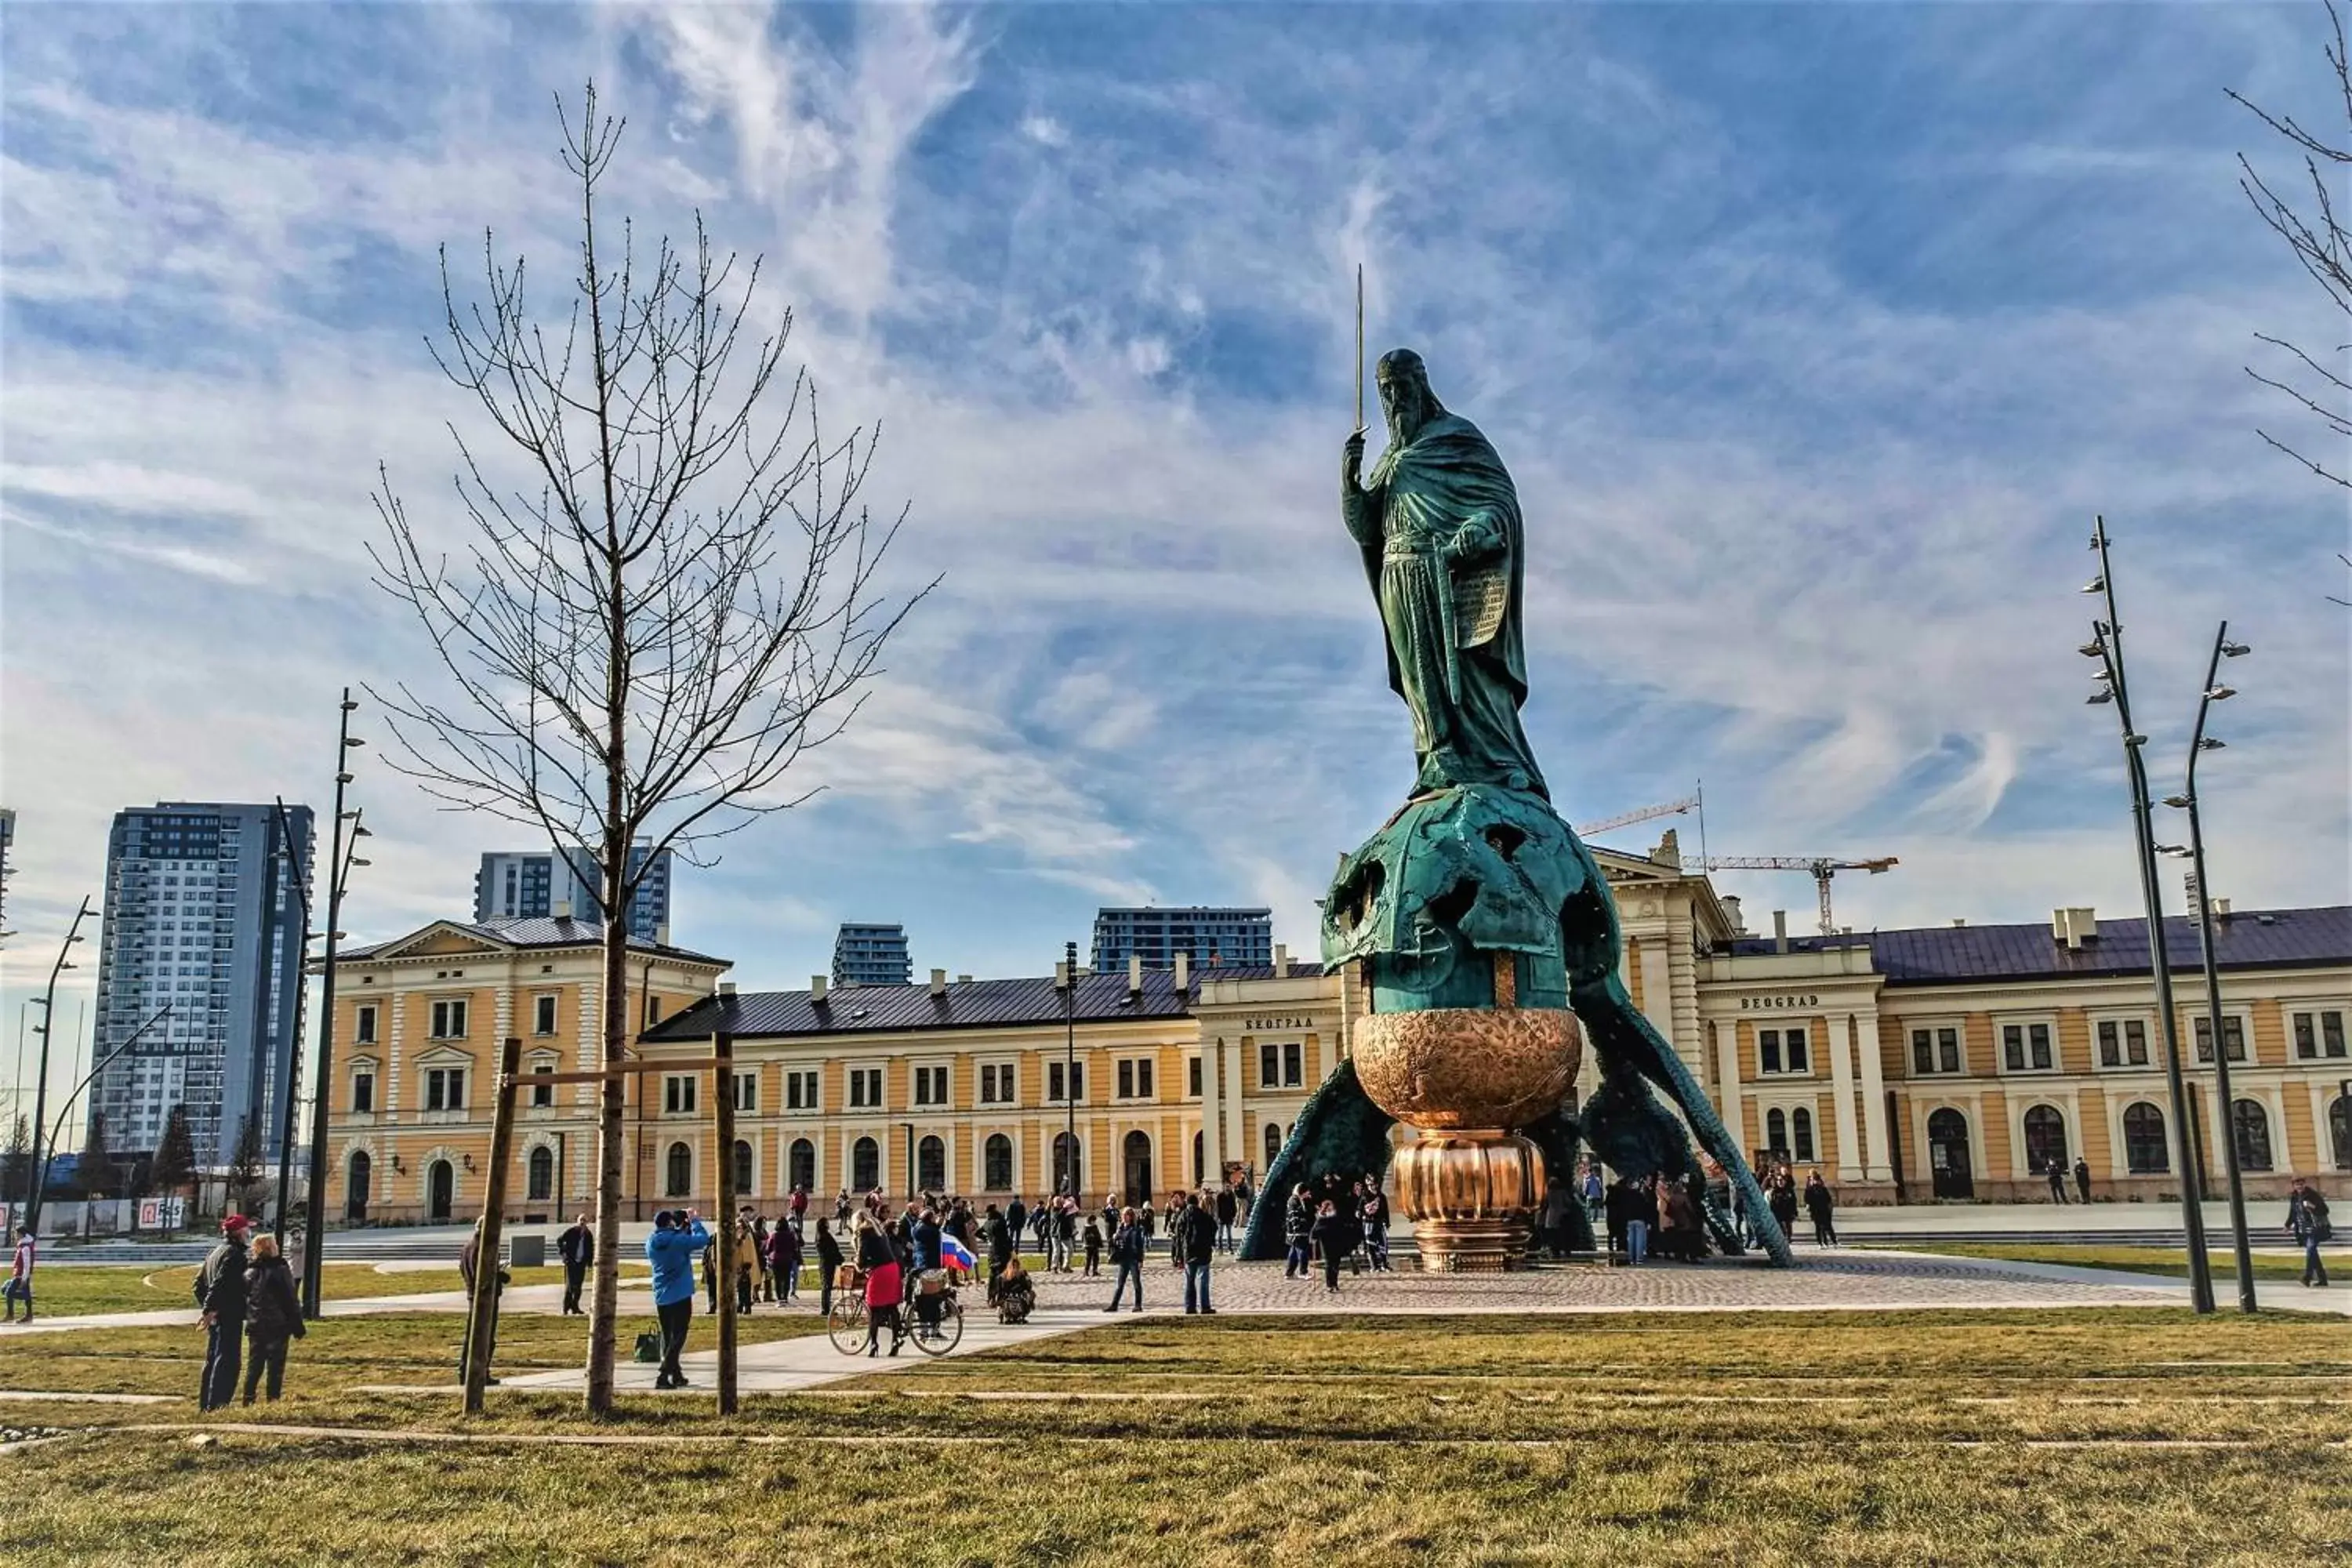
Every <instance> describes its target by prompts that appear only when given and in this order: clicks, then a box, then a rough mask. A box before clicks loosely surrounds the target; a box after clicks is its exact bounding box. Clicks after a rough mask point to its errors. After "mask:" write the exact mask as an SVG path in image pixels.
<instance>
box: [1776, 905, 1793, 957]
mask: <svg viewBox="0 0 2352 1568" xmlns="http://www.w3.org/2000/svg"><path fill="white" fill-rule="evenodd" d="M1772 951H1773V952H1788V951H1789V911H1788V910H1773V911H1772Z"/></svg>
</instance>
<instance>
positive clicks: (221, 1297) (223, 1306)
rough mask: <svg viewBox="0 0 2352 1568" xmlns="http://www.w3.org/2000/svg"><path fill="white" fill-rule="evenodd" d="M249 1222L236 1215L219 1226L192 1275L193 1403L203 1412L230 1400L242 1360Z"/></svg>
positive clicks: (232, 1396)
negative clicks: (195, 1314)
mask: <svg viewBox="0 0 2352 1568" xmlns="http://www.w3.org/2000/svg"><path fill="white" fill-rule="evenodd" d="M250 1227H251V1222H250V1221H248V1220H247V1218H246V1217H245V1216H244V1215H241V1214H233V1215H229V1216H228V1217H227V1218H226V1219H225V1220H223V1221H221V1239H220V1245H219V1246H218V1247H214V1248H213V1250H212V1256H210V1257H209V1258H205V1266H204V1268H200V1269H198V1270H197V1271H196V1305H197V1306H198V1307H199V1308H201V1309H202V1310H203V1311H204V1314H205V1316H204V1324H205V1336H206V1337H205V1381H204V1386H203V1387H202V1388H201V1389H200V1390H199V1391H198V1393H197V1403H198V1404H199V1405H202V1406H203V1408H205V1409H206V1410H219V1409H223V1408H225V1407H226V1406H227V1405H230V1404H231V1403H233V1402H234V1401H235V1400H236V1374H237V1372H238V1370H239V1363H241V1362H242V1361H243V1360H244V1357H243V1354H242V1353H241V1352H240V1350H239V1346H240V1344H241V1343H242V1342H243V1339H244V1335H245V1307H246V1300H245V1266H246V1258H245V1233H246V1232H247V1229H249V1228H250Z"/></svg>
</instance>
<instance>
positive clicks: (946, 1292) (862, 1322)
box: [824, 1276, 963, 1356]
mask: <svg viewBox="0 0 2352 1568" xmlns="http://www.w3.org/2000/svg"><path fill="white" fill-rule="evenodd" d="M926 1302H936V1303H937V1305H936V1306H926V1305H925V1304H924V1303H926ZM911 1304H912V1305H913V1307H914V1314H915V1317H914V1321H913V1322H912V1323H911V1324H910V1323H909V1322H908V1321H907V1316H906V1310H905V1309H904V1308H901V1309H900V1311H899V1315H898V1321H897V1323H896V1325H895V1327H894V1332H893V1339H892V1348H893V1349H894V1350H895V1349H896V1348H897V1347H898V1345H902V1344H905V1343H907V1342H908V1341H909V1340H911V1341H912V1342H914V1346H915V1348H916V1349H917V1350H919V1351H920V1352H922V1353H923V1354H925V1355H931V1356H940V1355H946V1354H947V1353H948V1352H950V1351H952V1350H954V1349H955V1348H956V1346H957V1345H958V1344H960V1343H961V1342H962V1341H963V1305H962V1303H961V1302H960V1301H958V1300H956V1291H955V1287H954V1286H953V1285H947V1286H945V1287H943V1288H942V1289H940V1290H938V1291H936V1292H933V1293H932V1294H931V1295H930V1296H929V1297H926V1296H923V1295H920V1294H918V1295H917V1296H916V1298H915V1300H914V1302H913V1303H911ZM824 1331H825V1337H826V1338H827V1339H829V1340H831V1341H832V1342H833V1348H834V1349H835V1350H836V1351H839V1352H841V1353H842V1354H843V1355H862V1354H864V1353H865V1352H866V1349H867V1347H868V1346H869V1344H870V1343H871V1342H872V1338H873V1333H874V1328H873V1321H872V1320H871V1319H870V1318H869V1317H868V1316H867V1315H866V1282H865V1279H864V1277H863V1276H859V1277H858V1278H857V1279H856V1280H855V1281H854V1282H852V1283H850V1284H847V1285H840V1286H836V1287H835V1296H834V1302H833V1310H832V1311H831V1312H829V1313H827V1314H826V1315H825V1320H824Z"/></svg>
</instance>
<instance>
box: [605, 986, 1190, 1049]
mask: <svg viewBox="0 0 2352 1568" xmlns="http://www.w3.org/2000/svg"><path fill="white" fill-rule="evenodd" d="M1191 1002H1192V988H1191V987H1189V986H1188V987H1187V988H1186V990H1185V991H1184V992H1182V993H1180V992H1178V991H1177V989H1176V977H1175V975H1174V974H1172V973H1169V972H1168V971H1166V970H1146V971H1145V972H1144V975H1143V989H1142V991H1141V992H1139V993H1136V994H1129V991H1128V989H1127V976H1126V975H1125V974H1124V973H1107V974H1082V975H1080V976H1079V977H1078V985H1077V994H1076V1006H1075V1008H1074V1011H1073V1013H1072V1016H1074V1017H1075V1018H1076V1021H1077V1022H1079V1023H1081V1024H1099V1023H1107V1022H1110V1021H1113V1020H1117V1019H1122V1018H1181V1017H1182V1016H1184V1015H1185V1011H1186V1009H1187V1007H1188V1006H1189V1005H1190V1004H1191ZM1062 1018H1063V1013H1062V993H1061V990H1060V988H1059V987H1057V986H1056V985H1055V984H1054V981H1053V978H1052V977H1051V976H1050V975H1048V976H1043V977H1040V978H1036V979H1025V980H959V981H955V982H952V983H950V984H949V985H948V987H947V989H946V990H944V991H942V992H940V993H938V994H933V993H932V991H931V988H930V986H929V984H927V983H923V982H918V983H916V984H912V985H836V986H834V987H831V988H830V989H829V991H828V992H827V994H826V996H825V999H824V1001H822V1002H818V1001H815V1000H814V999H813V998H812V997H811V995H810V994H809V993H808V992H806V991H746V992H741V993H740V994H736V995H732V996H729V995H723V994H722V995H719V996H713V997H710V998H709V999H707V1000H705V1001H701V1002H698V1003H696V1004H695V1005H693V1006H691V1007H689V1008H688V1009H687V1010H686V1011H685V1012H683V1013H680V1014H678V1015H677V1016H676V1017H674V1018H671V1019H668V1020H667V1021H666V1022H664V1023H663V1024H661V1025H659V1026H656V1027H655V1028H652V1029H648V1030H647V1031H646V1035H645V1037H646V1040H648V1041H650V1042H655V1043H659V1042H662V1041H666V1040H705V1039H709V1037H710V1035H711V1031H712V1029H713V1028H714V1027H718V1028H723V1029H725V1030H727V1032H728V1033H730V1034H732V1035H736V1036H739V1037H757V1036H776V1035H847V1034H885V1033H892V1032H896V1031H899V1030H906V1029H988V1028H1017V1027H1020V1026H1024V1025H1027V1026H1034V1025H1039V1024H1058V1023H1060V1022H1061V1021H1062Z"/></svg>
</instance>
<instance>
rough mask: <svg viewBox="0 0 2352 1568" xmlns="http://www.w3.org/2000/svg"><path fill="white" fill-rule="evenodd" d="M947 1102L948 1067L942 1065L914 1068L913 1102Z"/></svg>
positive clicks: (924, 1103)
mask: <svg viewBox="0 0 2352 1568" xmlns="http://www.w3.org/2000/svg"><path fill="white" fill-rule="evenodd" d="M947 1102H948V1069H947V1068H944V1067H932V1068H916V1069H915V1103H916V1104H917V1105H945V1104H946V1103H947Z"/></svg>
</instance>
